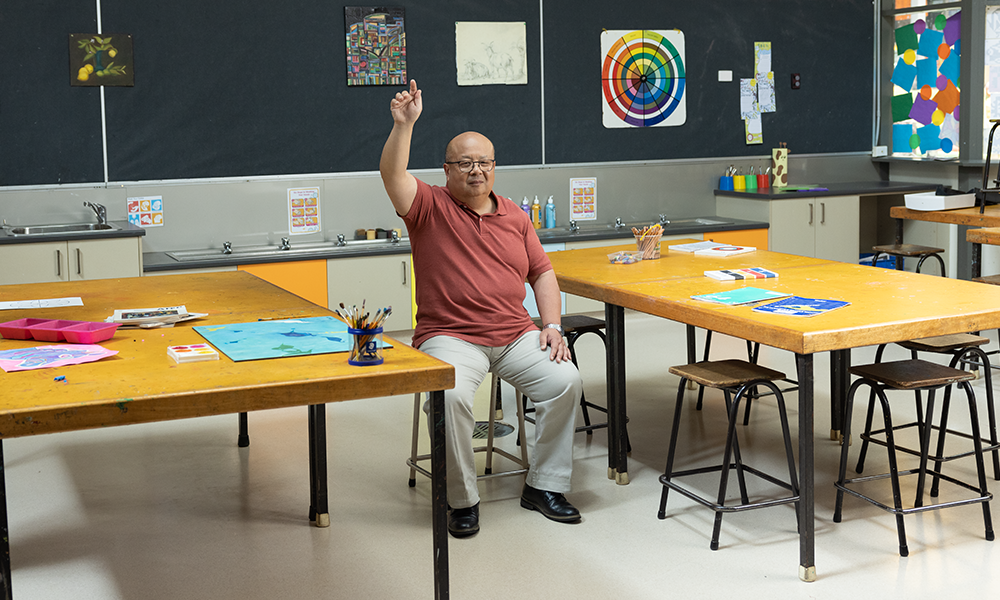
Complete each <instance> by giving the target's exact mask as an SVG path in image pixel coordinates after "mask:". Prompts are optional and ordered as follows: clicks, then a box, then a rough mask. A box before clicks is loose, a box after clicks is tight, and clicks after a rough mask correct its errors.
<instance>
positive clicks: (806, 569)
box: [795, 354, 816, 581]
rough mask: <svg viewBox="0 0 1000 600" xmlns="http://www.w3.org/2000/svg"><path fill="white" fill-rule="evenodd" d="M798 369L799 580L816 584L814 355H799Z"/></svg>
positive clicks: (796, 361) (796, 356)
mask: <svg viewBox="0 0 1000 600" xmlns="http://www.w3.org/2000/svg"><path fill="white" fill-rule="evenodd" d="M795 367H796V371H797V373H798V377H799V579H801V580H802V581H816V520H815V516H816V505H815V500H816V488H815V485H816V483H815V479H816V478H815V473H814V464H813V438H814V432H813V355H812V354H796V355H795Z"/></svg>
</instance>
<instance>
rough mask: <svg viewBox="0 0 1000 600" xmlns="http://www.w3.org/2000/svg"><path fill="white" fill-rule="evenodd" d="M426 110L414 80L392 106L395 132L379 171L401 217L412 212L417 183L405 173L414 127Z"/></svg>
mask: <svg viewBox="0 0 1000 600" xmlns="http://www.w3.org/2000/svg"><path fill="white" fill-rule="evenodd" d="M423 108H424V103H423V99H422V98H421V94H420V90H419V89H417V82H416V80H415V79H411V80H410V89H409V90H404V91H402V92H399V93H397V94H396V96H395V97H394V98H393V99H392V101H391V102H390V103H389V112H391V113H392V132H390V133H389V139H388V140H386V142H385V146H384V147H383V148H382V160H381V161H379V167H378V169H379V172H380V173H381V174H382V185H384V186H385V191H386V193H388V194H389V199H390V200H392V205H393V206H394V207H395V208H396V212H397V213H399V214H400V215H401V216H404V217H405V216H406V213H408V212H410V206H411V205H412V204H413V199H414V198H415V197H416V195H417V180H416V179H414V178H413V175H410V174H409V173H408V172H407V171H406V167H407V165H408V164H409V162H410V138H412V137H413V124H414V123H416V122H417V119H418V118H420V112H421V111H422V110H423Z"/></svg>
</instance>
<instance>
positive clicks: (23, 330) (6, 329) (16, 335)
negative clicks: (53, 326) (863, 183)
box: [0, 319, 52, 340]
mask: <svg viewBox="0 0 1000 600" xmlns="http://www.w3.org/2000/svg"><path fill="white" fill-rule="evenodd" d="M51 320H52V319H18V320H16V321H7V322H6V323H0V335H2V336H3V337H5V338H7V339H8V340H30V339H31V332H30V331H28V327H31V326H32V325H38V324H39V323H48V322H49V321H51Z"/></svg>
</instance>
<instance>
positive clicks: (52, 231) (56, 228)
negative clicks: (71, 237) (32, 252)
mask: <svg viewBox="0 0 1000 600" xmlns="http://www.w3.org/2000/svg"><path fill="white" fill-rule="evenodd" d="M118 229H121V227H119V226H117V225H112V224H110V223H63V224H61V225H23V226H17V227H7V233H8V234H10V235H13V236H19V235H58V234H67V233H85V232H88V231H114V230H118Z"/></svg>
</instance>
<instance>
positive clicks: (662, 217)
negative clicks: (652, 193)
mask: <svg viewBox="0 0 1000 600" xmlns="http://www.w3.org/2000/svg"><path fill="white" fill-rule="evenodd" d="M664 225H670V220H669V219H667V215H660V226H664Z"/></svg>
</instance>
